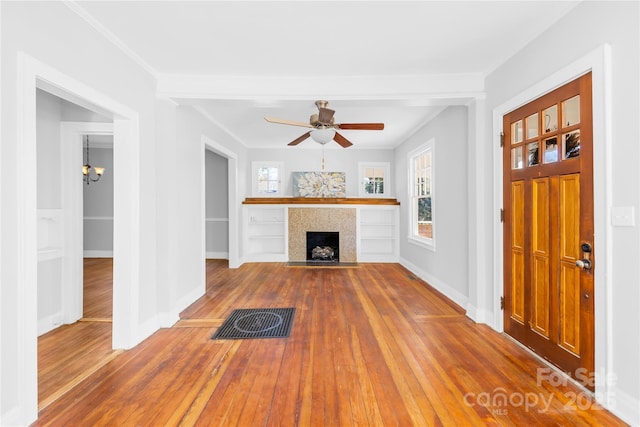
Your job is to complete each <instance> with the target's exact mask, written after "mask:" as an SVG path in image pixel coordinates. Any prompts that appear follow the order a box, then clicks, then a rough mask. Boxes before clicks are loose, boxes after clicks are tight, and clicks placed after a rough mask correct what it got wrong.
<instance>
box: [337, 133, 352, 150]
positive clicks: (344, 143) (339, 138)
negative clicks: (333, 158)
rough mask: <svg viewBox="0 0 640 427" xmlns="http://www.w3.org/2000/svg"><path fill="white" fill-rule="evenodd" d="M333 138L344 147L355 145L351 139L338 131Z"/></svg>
mask: <svg viewBox="0 0 640 427" xmlns="http://www.w3.org/2000/svg"><path fill="white" fill-rule="evenodd" d="M333 140H334V141H335V142H337V143H338V144H340V145H341V146H342V147H343V148H347V147H351V146H352V145H353V143H352V142H351V141H349V140H348V139H347V138H345V137H344V136H342V135H340V134H339V133H338V132H336V134H335V136H334V137H333Z"/></svg>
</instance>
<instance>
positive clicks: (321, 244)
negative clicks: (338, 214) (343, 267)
mask: <svg viewBox="0 0 640 427" xmlns="http://www.w3.org/2000/svg"><path fill="white" fill-rule="evenodd" d="M307 261H312V262H322V263H337V262H339V261H340V233H339V232H337V231H307Z"/></svg>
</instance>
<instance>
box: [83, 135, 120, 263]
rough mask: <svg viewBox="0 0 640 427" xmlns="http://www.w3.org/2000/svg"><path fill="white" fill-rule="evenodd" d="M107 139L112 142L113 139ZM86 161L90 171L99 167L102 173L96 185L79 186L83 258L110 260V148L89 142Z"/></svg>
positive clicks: (111, 208) (111, 152) (111, 217)
mask: <svg viewBox="0 0 640 427" xmlns="http://www.w3.org/2000/svg"><path fill="white" fill-rule="evenodd" d="M94 138H95V137H94ZM108 139H111V140H113V138H108ZM92 141H93V142H92ZM89 160H90V164H91V166H92V167H96V166H99V167H103V168H105V171H104V174H103V175H102V177H101V178H100V180H99V181H97V182H91V183H90V184H89V185H86V184H84V185H83V196H82V203H83V205H84V206H83V212H84V227H83V230H82V237H83V242H84V245H83V250H84V256H85V257H111V256H113V174H114V167H113V148H112V147H99V146H97V144H96V143H95V139H93V140H92V139H90V140H89Z"/></svg>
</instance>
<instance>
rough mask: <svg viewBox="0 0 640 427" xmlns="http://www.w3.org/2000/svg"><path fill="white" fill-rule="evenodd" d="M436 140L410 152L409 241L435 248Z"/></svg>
mask: <svg viewBox="0 0 640 427" xmlns="http://www.w3.org/2000/svg"><path fill="white" fill-rule="evenodd" d="M433 166H434V141H433V140H430V141H428V142H427V143H426V144H425V145H423V146H421V147H419V148H418V149H416V150H414V151H412V152H411V153H409V193H410V194H409V196H410V199H411V208H410V214H409V215H410V217H409V224H410V229H409V241H410V242H412V243H416V244H418V245H421V246H425V247H427V248H429V249H435V238H434V236H435V229H434V210H433V207H434V167H433Z"/></svg>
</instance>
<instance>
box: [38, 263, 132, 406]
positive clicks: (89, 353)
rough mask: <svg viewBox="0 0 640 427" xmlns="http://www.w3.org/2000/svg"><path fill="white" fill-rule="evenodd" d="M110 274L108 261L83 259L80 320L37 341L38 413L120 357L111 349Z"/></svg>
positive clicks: (111, 305)
mask: <svg viewBox="0 0 640 427" xmlns="http://www.w3.org/2000/svg"><path fill="white" fill-rule="evenodd" d="M112 271H113V260H112V259H111V258H85V259H84V278H83V280H84V286H83V287H84V292H83V317H82V319H81V320H80V321H79V322H76V323H74V324H71V325H63V326H61V327H59V328H56V329H54V330H53V331H50V332H48V333H46V334H44V335H42V336H41V337H39V338H38V408H39V409H43V408H46V407H47V406H48V405H49V404H51V402H53V401H55V400H56V399H58V398H59V397H60V396H62V395H63V394H64V393H66V392H68V391H69V390H70V389H72V388H73V387H75V386H76V385H77V384H79V383H80V382H81V381H82V380H84V379H85V378H87V377H88V376H89V375H91V374H92V373H94V372H95V371H96V370H97V369H99V368H100V367H101V366H103V365H105V364H106V363H108V362H109V361H110V360H111V359H113V358H114V357H115V356H117V355H118V354H119V353H120V352H119V351H114V350H112V349H111V316H112V310H113V302H112V301H113V300H112V296H113V274H112Z"/></svg>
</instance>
